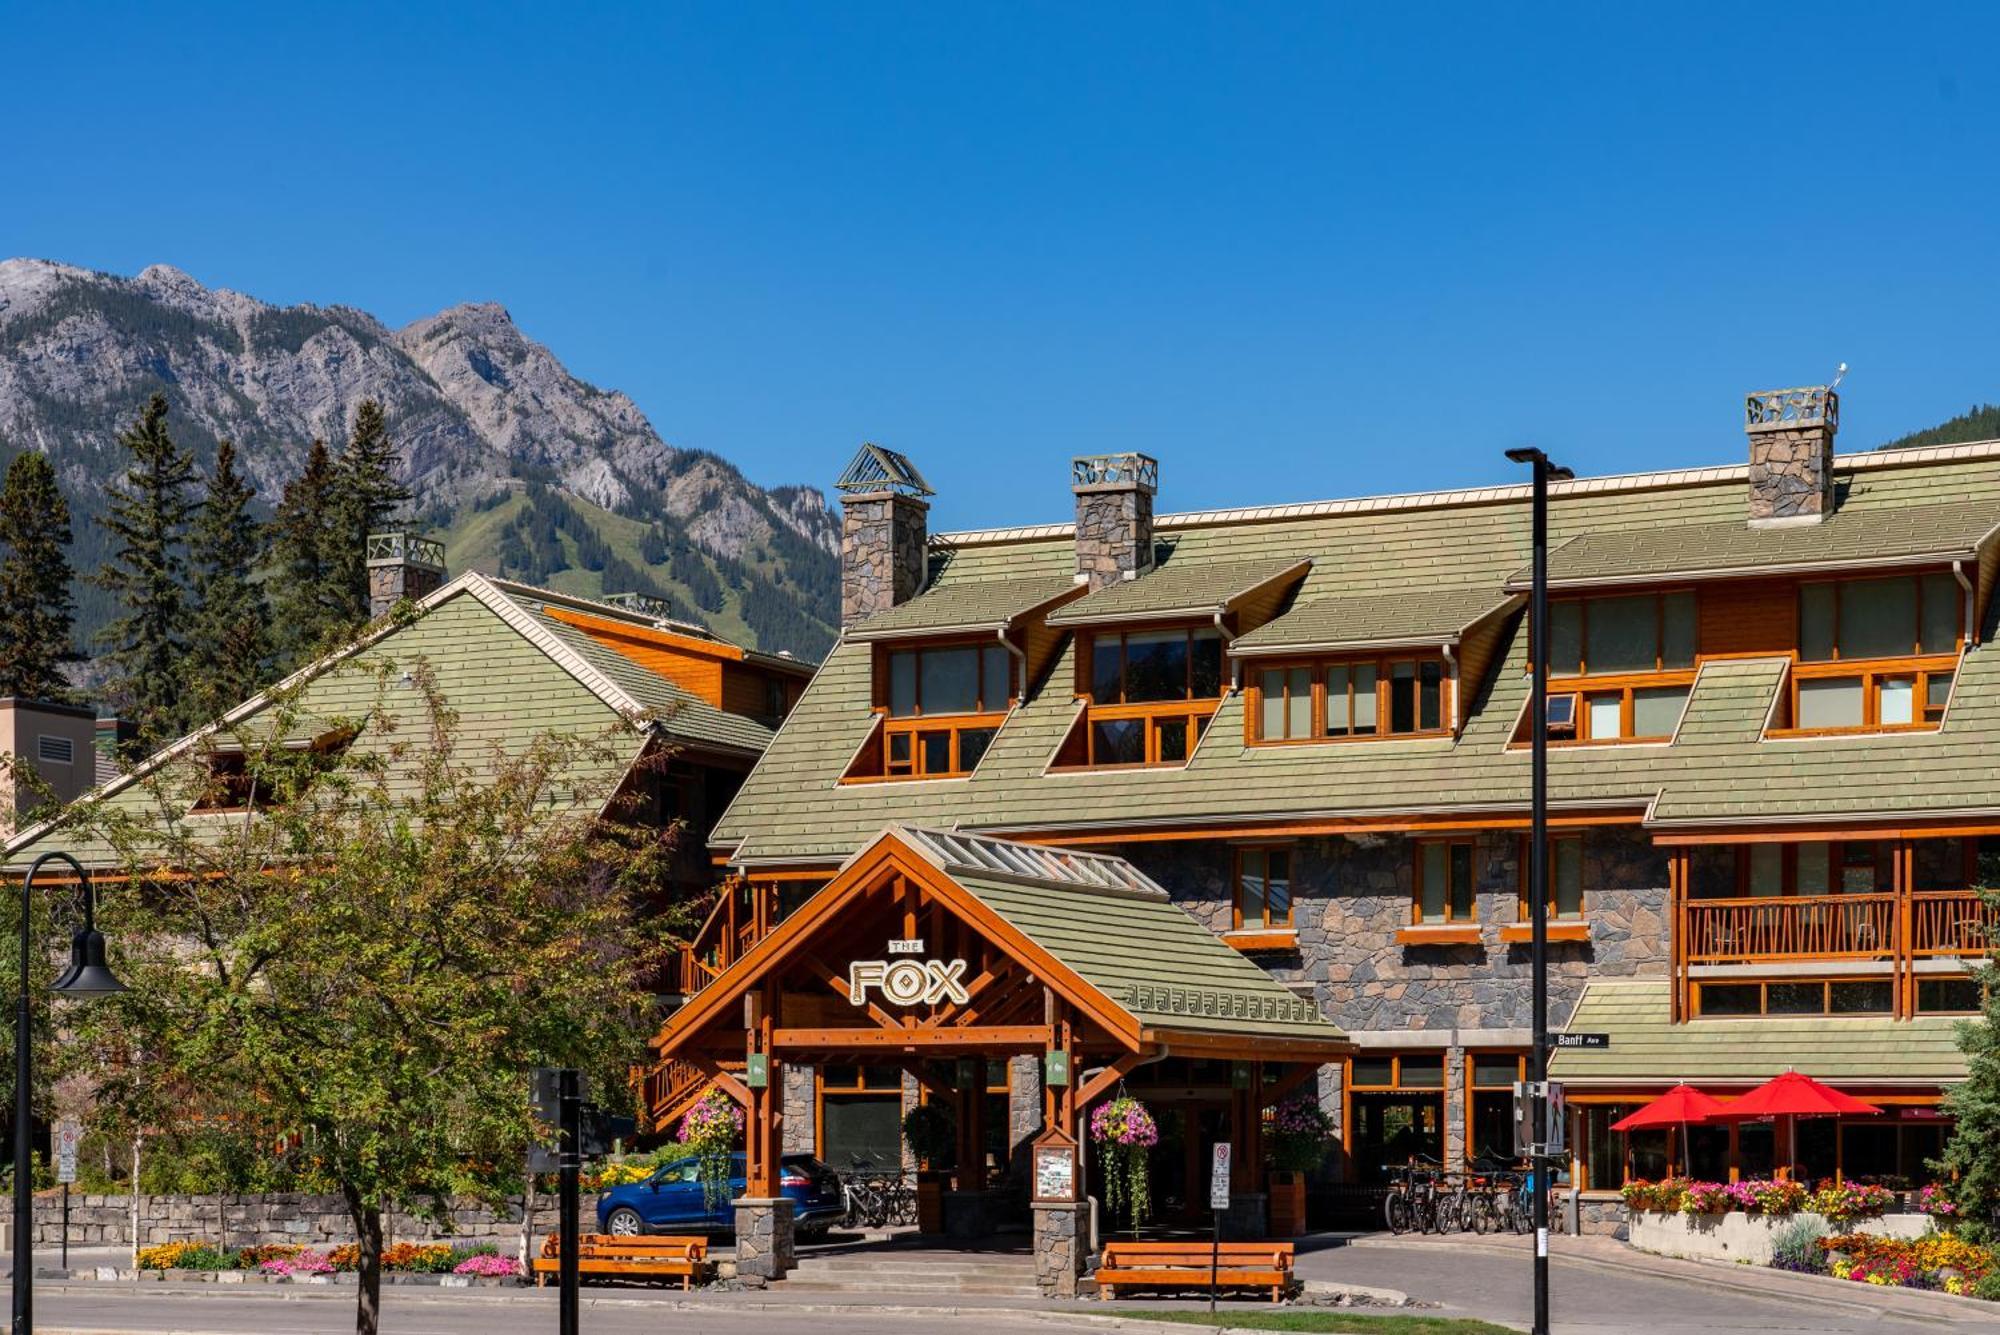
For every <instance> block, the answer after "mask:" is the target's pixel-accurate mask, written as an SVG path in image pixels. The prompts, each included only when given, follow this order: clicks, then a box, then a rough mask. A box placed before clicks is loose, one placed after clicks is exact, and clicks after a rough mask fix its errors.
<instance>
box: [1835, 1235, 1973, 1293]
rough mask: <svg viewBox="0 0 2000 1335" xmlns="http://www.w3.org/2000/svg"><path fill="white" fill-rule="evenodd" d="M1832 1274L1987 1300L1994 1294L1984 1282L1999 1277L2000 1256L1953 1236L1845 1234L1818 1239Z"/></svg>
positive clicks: (1836, 1276) (1836, 1277) (1842, 1277)
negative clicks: (1888, 1236)
mask: <svg viewBox="0 0 2000 1335" xmlns="http://www.w3.org/2000/svg"><path fill="white" fill-rule="evenodd" d="M1819 1245H1820V1250H1821V1251H1823V1252H1825V1253H1826V1256H1827V1261H1828V1266H1827V1270H1828V1273H1829V1274H1831V1275H1832V1276H1833V1277H1834V1278H1835V1279H1847V1280H1853V1281H1855V1282H1856V1283H1861V1284H1876V1285H1891V1286H1895V1287H1898V1288H1906V1289H1941V1290H1943V1291H1944V1292H1946V1293H1956V1294H1962V1295H1974V1294H1976V1295H1977V1296H1979V1297H1982V1298H1983V1297H1987V1296H1988V1295H1989V1293H1994V1294H1995V1296H2000V1293H1995V1291H1994V1289H1993V1288H1992V1286H1991V1285H1987V1286H1984V1287H1982V1285H1981V1283H1980V1281H1982V1280H1985V1279H1987V1278H1988V1277H1989V1276H1992V1275H1994V1274H1995V1273H1996V1272H2000V1257H1996V1256H1995V1255H1994V1253H1993V1249H1992V1248H1990V1247H1979V1246H1975V1245H1973V1244H1972V1243H1970V1242H1966V1241H1965V1240H1963V1239H1962V1238H1955V1237H1953V1236H1952V1235H1951V1234H1949V1233H1932V1234H1930V1235H1928V1236H1926V1237H1921V1238H1885V1237H1881V1236H1879V1235H1877V1234H1873V1233H1842V1234H1838V1235H1836V1236H1834V1237H1830V1238H1821V1239H1820V1240H1819Z"/></svg>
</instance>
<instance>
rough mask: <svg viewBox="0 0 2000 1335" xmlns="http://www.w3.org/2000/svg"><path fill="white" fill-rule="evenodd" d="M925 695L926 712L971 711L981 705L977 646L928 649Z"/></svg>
mask: <svg viewBox="0 0 2000 1335" xmlns="http://www.w3.org/2000/svg"><path fill="white" fill-rule="evenodd" d="M921 675H922V695H921V696H920V697H919V703H920V704H921V705H922V706H923V711H924V712H925V713H926V714H970V713H972V712H973V711H975V710H977V709H978V708H979V653H978V651H977V650H975V649H926V650H925V651H924V653H923V658H922V666H921Z"/></svg>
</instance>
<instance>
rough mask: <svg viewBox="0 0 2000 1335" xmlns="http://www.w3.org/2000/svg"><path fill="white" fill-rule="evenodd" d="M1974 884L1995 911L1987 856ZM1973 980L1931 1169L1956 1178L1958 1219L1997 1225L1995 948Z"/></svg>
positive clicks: (1999, 1021) (1998, 983) (1998, 954)
mask: <svg viewBox="0 0 2000 1335" xmlns="http://www.w3.org/2000/svg"><path fill="white" fill-rule="evenodd" d="M1982 842H1983V841H1982ZM1977 881H1978V887H1977V888H1978V890H1979V893H1980V897H1981V898H1982V899H1984V900H1985V901H1986V903H1987V904H1988V905H1989V906H1990V907H2000V866H1996V865H1995V858H1994V855H1993V854H1992V853H1990V852H1986V851H1984V850H1982V851H1981V852H1980V855H1979V874H1978V877H1977ZM1977 976H1978V978H1979V982H1980V983H1981V995H1982V996H1983V997H1984V1001H1983V1002H1982V1003H1981V1008H1980V1015H1979V1017H1978V1018H1977V1019H1972V1020H1966V1021H1963V1022H1961V1023H1960V1024H1959V1026H1958V1050H1959V1051H1960V1052H1963V1053H1964V1054H1965V1081H1964V1083H1962V1084H1959V1085H1954V1086H1953V1087H1952V1088H1951V1089H1950V1090H1948V1091H1946V1093H1945V1096H1944V1109H1943V1110H1944V1112H1945V1113H1947V1114H1949V1115H1950V1116H1952V1117H1955V1118H1957V1119H1958V1120H1957V1122H1956V1124H1955V1125H1953V1127H1952V1129H1951V1139H1950V1140H1948V1141H1946V1142H1945V1147H1944V1157H1943V1158H1941V1159H1939V1160H1938V1161H1937V1162H1936V1163H1935V1164H1933V1165H1932V1166H1933V1167H1935V1168H1938V1169H1941V1170H1942V1171H1943V1172H1944V1173H1945V1174H1946V1175H1947V1176H1948V1177H1950V1178H1953V1179H1956V1180H1955V1181H1954V1183H1953V1185H1952V1197H1953V1199H1954V1200H1955V1201H1956V1203H1957V1205H1958V1208H1959V1213H1960V1215H1961V1216H1962V1217H1963V1218H1966V1219H1972V1220H1978V1221H1980V1222H1981V1223H1984V1224H1986V1225H1987V1226H1988V1227H2000V946H1996V947H1995V948H1994V951H1993V953H1992V954H1991V955H1990V956H1989V957H1988V958H1987V960H1986V964H1985V967H1984V968H1982V969H1981V970H1980V971H1979V973H1978V975H1977Z"/></svg>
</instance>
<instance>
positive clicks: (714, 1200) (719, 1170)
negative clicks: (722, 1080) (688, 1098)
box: [681, 1089, 743, 1210]
mask: <svg viewBox="0 0 2000 1335" xmlns="http://www.w3.org/2000/svg"><path fill="white" fill-rule="evenodd" d="M742 1131H743V1110H742V1109H741V1108H739V1107H737V1106H736V1100H735V1099H732V1098H730V1097H729V1095H727V1094H725V1093H723V1092H722V1091H721V1090H719V1089H711V1090H709V1091H708V1093H707V1094H705V1095H703V1096H702V1100H701V1102H699V1103H697V1104H695V1105H694V1107H692V1108H690V1109H688V1112H687V1116H685V1117H683V1118H682V1119H681V1146H682V1148H683V1149H685V1150H686V1151H687V1152H688V1153H689V1154H692V1155H693V1156H694V1157H695V1160H696V1161H697V1163H698V1164H699V1165H700V1167H699V1170H698V1171H699V1174H700V1178H701V1199H702V1203H703V1204H704V1205H706V1206H707V1207H708V1208H709V1209H711V1210H713V1209H715V1208H716V1207H717V1206H718V1205H720V1204H722V1203H723V1202H724V1201H726V1200H728V1199H729V1160H730V1156H731V1154H732V1152H733V1151H734V1150H735V1149H736V1137H737V1136H738V1135H740V1134H742Z"/></svg>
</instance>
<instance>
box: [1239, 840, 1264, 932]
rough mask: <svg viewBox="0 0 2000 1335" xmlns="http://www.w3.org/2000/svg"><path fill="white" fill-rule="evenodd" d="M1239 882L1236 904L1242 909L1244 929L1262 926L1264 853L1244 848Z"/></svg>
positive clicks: (1255, 849) (1259, 850)
mask: <svg viewBox="0 0 2000 1335" xmlns="http://www.w3.org/2000/svg"><path fill="white" fill-rule="evenodd" d="M1241 860H1242V870H1241V872H1240V873H1239V875H1240V877H1241V880H1240V882H1239V883H1238V886H1237V902H1238V903H1239V904H1241V905H1242V908H1243V925H1244V926H1245V927H1262V926H1263V925H1264V851H1263V850H1262V849H1259V848H1246V849H1244V850H1243V853H1242V859H1241Z"/></svg>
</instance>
